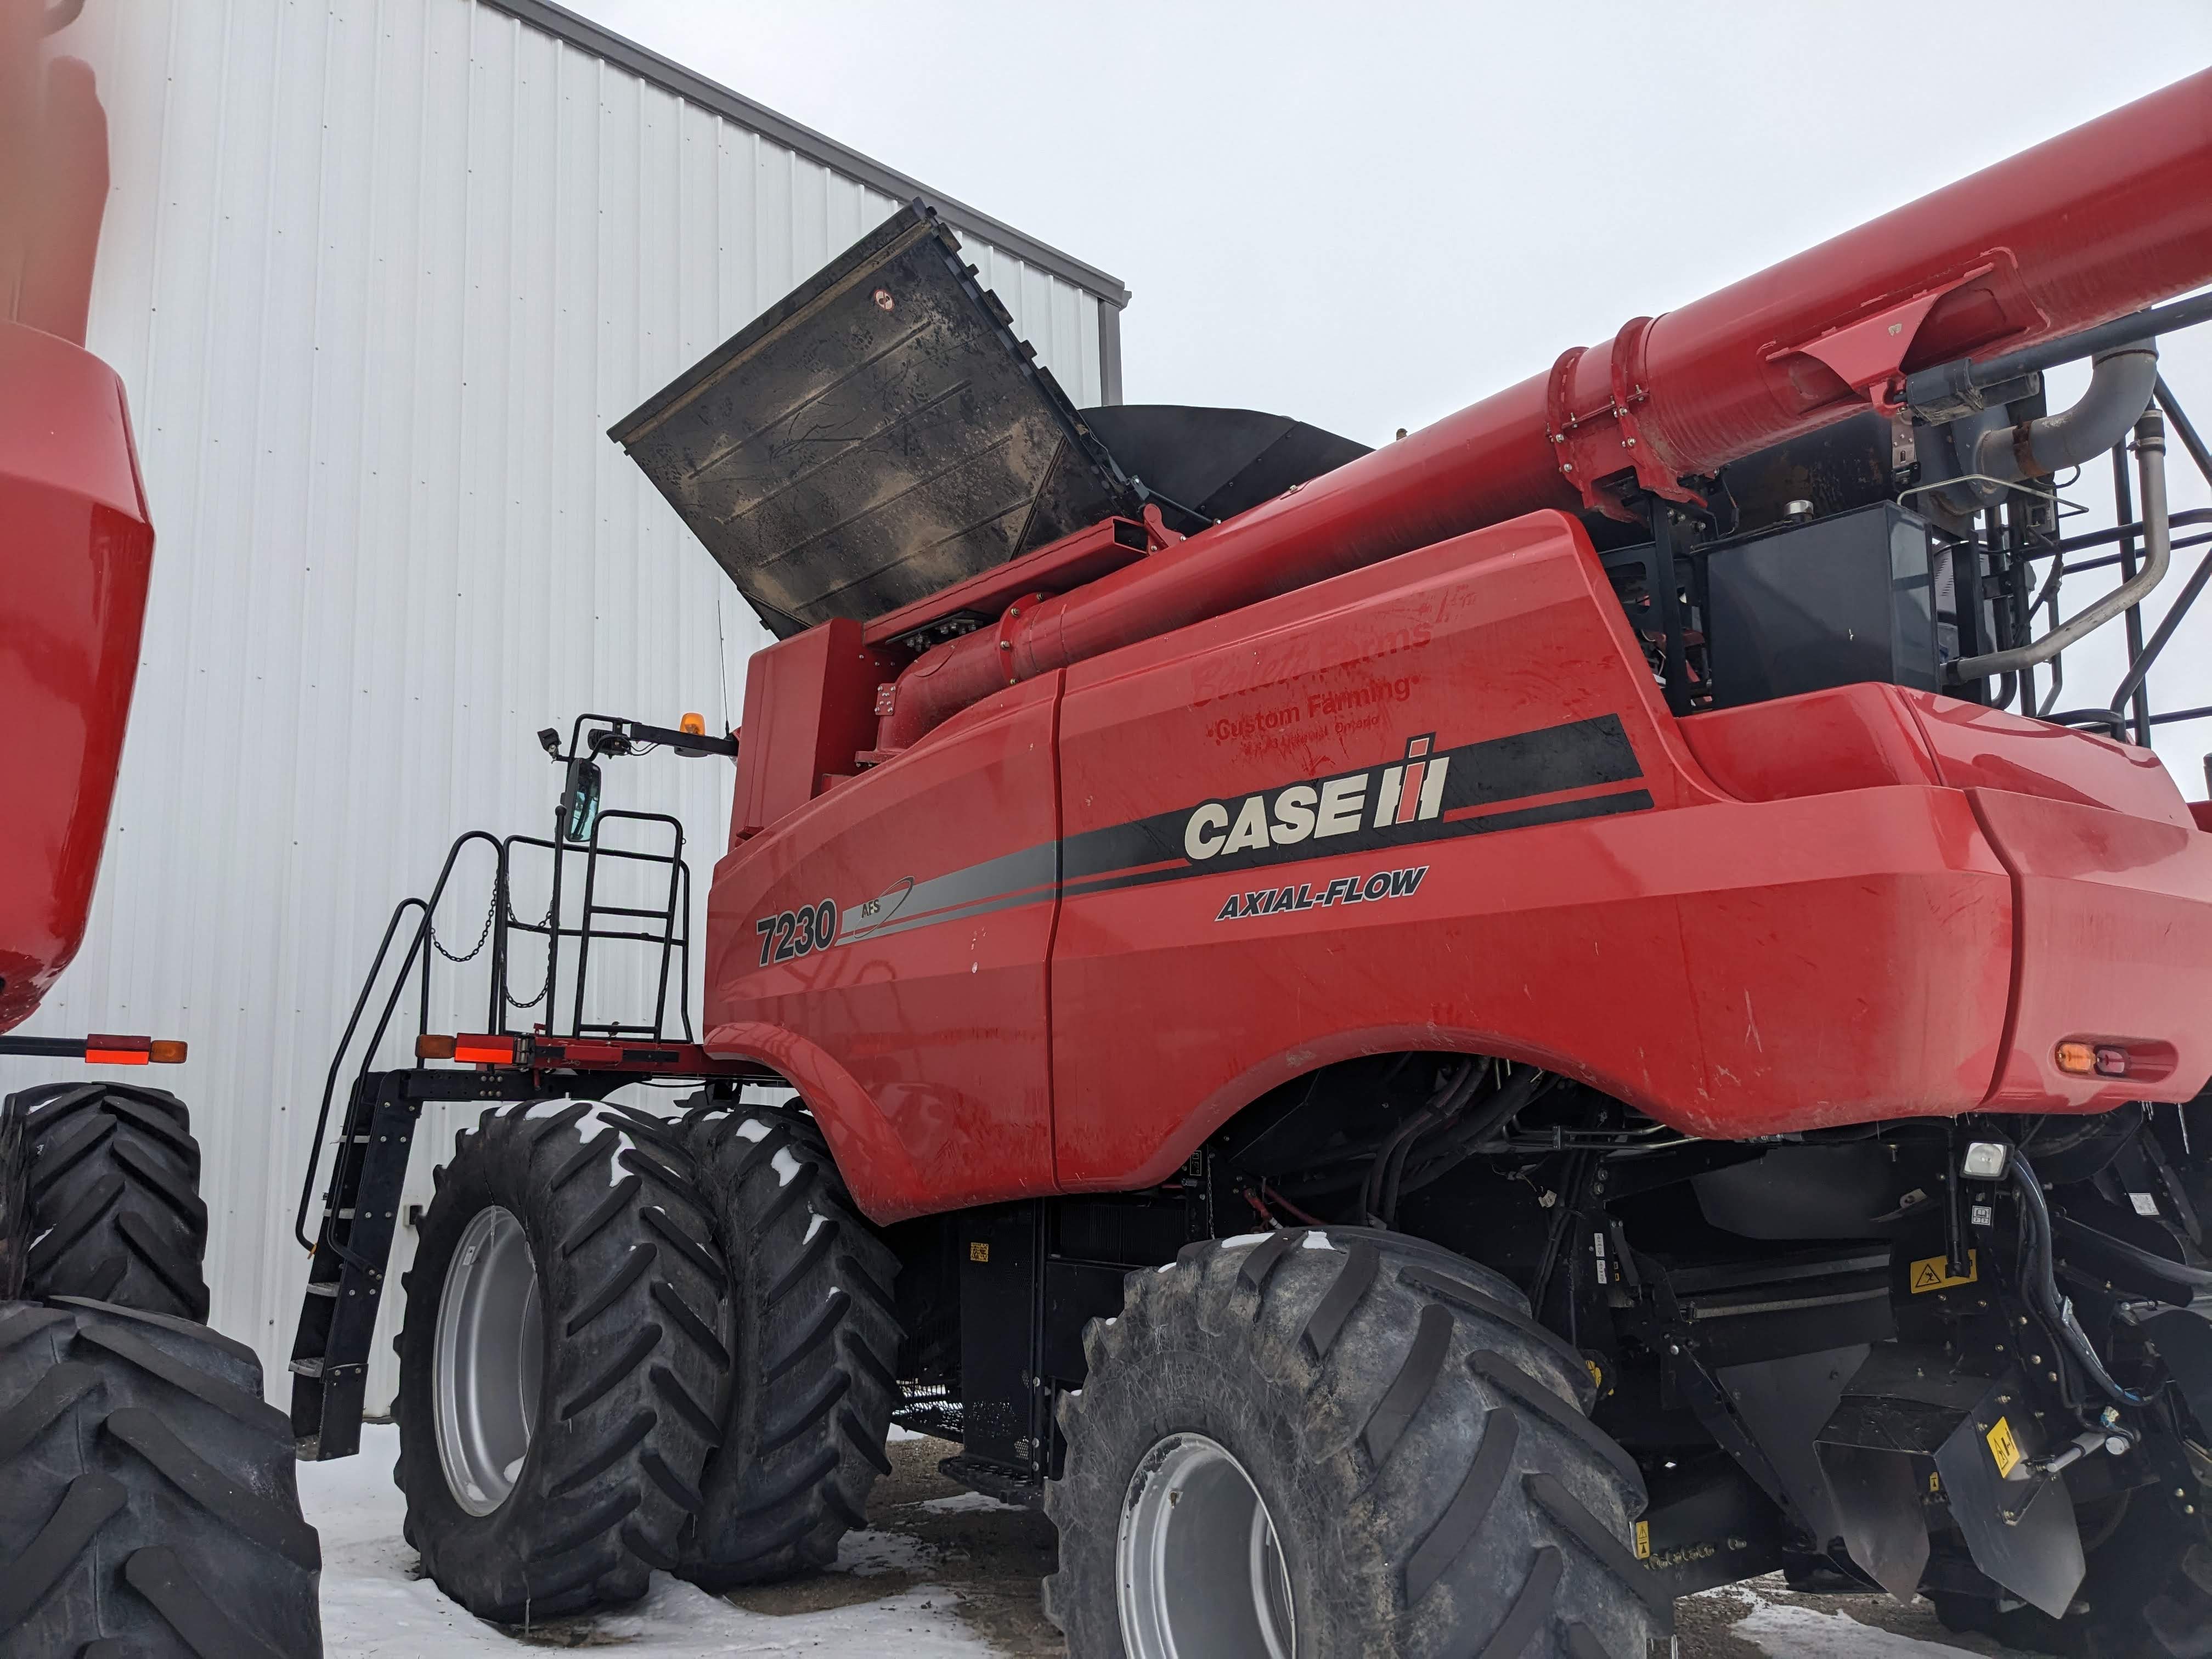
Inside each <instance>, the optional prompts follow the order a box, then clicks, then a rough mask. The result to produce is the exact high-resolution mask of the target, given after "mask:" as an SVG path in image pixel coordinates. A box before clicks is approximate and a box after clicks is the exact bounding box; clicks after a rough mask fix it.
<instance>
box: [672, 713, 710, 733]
mask: <svg viewBox="0 0 2212 1659" xmlns="http://www.w3.org/2000/svg"><path fill="white" fill-rule="evenodd" d="M676 729H677V730H678V731H679V732H688V733H689V734H690V735H691V736H692V737H695V738H703V737H705V736H706V735H707V717H706V716H705V715H704V714H686V715H685V716H684V718H683V719H682V720H678V721H677V722H676Z"/></svg>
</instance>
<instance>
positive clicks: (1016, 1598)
mask: <svg viewBox="0 0 2212 1659" xmlns="http://www.w3.org/2000/svg"><path fill="white" fill-rule="evenodd" d="M894 1433H895V1434H896V1433H902V1431H894ZM950 1451H951V1448H950V1447H948V1446H945V1445H943V1444H940V1443H939V1442H936V1441H933V1440H927V1439H924V1438H922V1437H920V1436H906V1437H904V1438H903V1439H901V1440H898V1441H896V1442H895V1443H893V1445H892V1446H891V1448H890V1452H891V1457H892V1462H893V1465H894V1473H893V1474H892V1475H891V1477H890V1479H888V1480H885V1481H884V1482H883V1483H882V1485H881V1486H879V1487H878V1491H877V1493H876V1496H875V1498H874V1499H873V1500H872V1502H871V1503H870V1504H869V1506H868V1518H869V1521H870V1522H871V1525H870V1528H869V1529H868V1530H867V1531H866V1532H861V1533H856V1534H854V1535H853V1536H852V1537H850V1538H848V1540H847V1541H846V1544H845V1548H844V1551H843V1553H842V1556H841V1558H840V1559H839V1561H838V1564H837V1566H836V1570H835V1571H832V1572H829V1573H824V1574H822V1575H820V1576H819V1577H816V1578H812V1579H809V1580H805V1581H802V1582H800V1583H794V1584H788V1585H778V1586H774V1587H771V1588H767V1589H757V1590H749V1591H741V1592H738V1594H737V1595H733V1596H730V1597H720V1596H712V1595H707V1594H706V1593H705V1592H703V1591H702V1590H698V1589H693V1588H692V1587H691V1586H690V1585H689V1584H686V1583H683V1582H682V1581H681V1580H678V1579H675V1578H671V1577H666V1576H665V1575H662V1574H659V1573H656V1574H655V1575H654V1576H653V1590H652V1592H651V1594H650V1595H647V1597H646V1599H645V1600H644V1601H641V1602H640V1603H638V1604H637V1605H636V1606H635V1607H626V1608H624V1609H623V1610H622V1611H620V1612H618V1613H606V1614H602V1615H599V1616H598V1617H594V1618H589V1619H575V1620H560V1621H558V1622H556V1623H554V1624H550V1625H548V1626H543V1627H540V1628H538V1629H535V1630H532V1631H529V1632H522V1631H515V1630H509V1629H507V1628H504V1627H501V1626H492V1625H487V1624H484V1623H483V1622H482V1621H481V1620H477V1619H474V1618H471V1616H470V1615H469V1614H467V1613H464V1612H463V1611H462V1610H461V1609H460V1608H459V1607H457V1606H455V1605H454V1604H453V1602H451V1601H447V1599H446V1597H445V1596H444V1595H441V1593H440V1592H439V1590H438V1588H437V1586H436V1585H435V1584H433V1583H430V1581H429V1580H428V1579H427V1578H423V1577H420V1576H419V1575H420V1573H421V1571H422V1566H421V1563H420V1561H419V1560H418V1559H417V1558H416V1553H415V1552H414V1551H413V1550H411V1549H410V1548H409V1547H407V1545H406V1544H405V1542H404V1541H403V1540H402V1539H401V1537H400V1532H399V1528H400V1517H401V1513H402V1504H401V1503H400V1498H399V1493H398V1490H397V1489H396V1488H395V1487H394V1486H392V1464H393V1462H395V1461H397V1458H398V1431H396V1430H394V1429H392V1428H391V1427H390V1426H388V1425H379V1424H370V1425H366V1426H365V1427H364V1428H363V1430H362V1451H361V1455H359V1456H358V1457H352V1458H347V1459H344V1460H343V1461H341V1462H332V1463H306V1464H302V1465H301V1467H300V1494H301V1500H302V1502H303V1503H304V1504H305V1506H306V1509H307V1519H308V1520H309V1521H311V1522H313V1523H314V1525H315V1526H316V1527H318V1528H320V1529H321V1532H322V1538H323V1641H324V1651H325V1654H326V1655H327V1656H329V1659H416V1656H421V1655H428V1654H435V1655H438V1656H440V1659H447V1656H452V1659H483V1656H490V1655H503V1656H507V1659H524V1656H525V1655H526V1654H527V1653H528V1652H529V1651H530V1650H532V1649H538V1648H546V1647H556V1648H573V1647H595V1648H596V1647H608V1648H617V1649H619V1650H621V1651H622V1652H623V1653H624V1654H629V1655H635V1656H637V1659H704V1656H709V1655H754V1656H799V1655H809V1654H836V1655H838V1656H841V1659H1054V1656H1058V1655H1060V1654H1061V1653H1062V1651H1063V1650H1062V1648H1061V1645H1060V1641H1059V1638H1058V1636H1057V1634H1056V1633H1055V1632H1054V1631H1053V1630H1052V1628H1051V1626H1049V1625H1048V1624H1047V1623H1046V1622H1045V1620H1044V1618H1043V1616H1042V1613H1041V1611H1040V1610H1039V1608H1038V1606H1037V1596H1036V1580H1037V1577H1038V1576H1039V1575H1040V1574H1041V1573H1042V1572H1043V1571H1048V1570H1049V1564H1050V1559H1051V1549H1052V1542H1051V1530H1050V1528H1049V1527H1048V1526H1047V1525H1046V1523H1045V1522H1044V1521H1043V1520H1042V1517H1040V1516H1035V1515H1033V1514H1030V1512H1028V1511H1026V1510H1016V1509H1011V1508H1009V1507H1008V1506H1006V1504H1000V1503H998V1502H997V1501H995V1500H994V1499H992V1498H984V1497H981V1496H979V1495H978V1494H975V1493H973V1492H962V1491H960V1490H959V1489H958V1488H957V1487H956V1486H953V1485H952V1484H951V1482H949V1481H947V1480H945V1479H944V1478H943V1477H942V1476H940V1475H939V1474H937V1469H936V1466H937V1462H938V1460H939V1458H940V1457H943V1456H945V1455H947V1454H948V1453H949V1452H950ZM1680 1629H1681V1638H1682V1641H1681V1652H1682V1659H1962V1656H1967V1655H1972V1656H1976V1659H2009V1656H2008V1654H2007V1650H2003V1649H2000V1648H1998V1647H1996V1646H1994V1645H1993V1644H1989V1643H1986V1642H1982V1641H1978V1640H1974V1639H1972V1638H1948V1637H1946V1636H1945V1634H1944V1633H1943V1632H1942V1629H1941V1627H1940V1626H1937V1625H1936V1621H1935V1619H1934V1617H1933V1615H1932V1614H1931V1613H1929V1610H1928V1609H1927V1607H1925V1606H1924V1605H1923V1606H1917V1607H1896V1606H1894V1605H1893V1604H1891V1603H1889V1602H1887V1601H1883V1600H1881V1599H1878V1598H1869V1597H1832V1596H1809V1595H1790V1593H1789V1592H1788V1591H1787V1590H1785V1589H1783V1588H1782V1586H1781V1585H1780V1583H1778V1581H1760V1582H1759V1583H1753V1584H1748V1585H1738V1586H1735V1588H1733V1589H1726V1590H1718V1591H1715V1592H1714V1593H1712V1594H1711V1595H1703V1596H1699V1597H1697V1598H1695V1599H1694V1600H1692V1601H1688V1602H1686V1603H1684V1604H1683V1606H1682V1609H1681V1615H1680Z"/></svg>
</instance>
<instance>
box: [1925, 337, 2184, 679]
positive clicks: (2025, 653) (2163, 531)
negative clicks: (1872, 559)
mask: <svg viewBox="0 0 2212 1659" xmlns="http://www.w3.org/2000/svg"><path fill="white" fill-rule="evenodd" d="M2149 361H2150V365H2151V368H2150V373H2151V376H2152V378H2153V379H2154V380H2155V379H2156V377H2157V373H2158V360H2157V357H2156V355H2155V354H2153V355H2152V356H2151V358H2150V360H2149ZM2129 384H2130V385H2131V384H2132V380H2130V382H2129ZM2095 392H2096V389H2095V386H2094V385H2093V384H2092V386H2091V395H2092V396H2094V395H2095ZM2145 396H2146V398H2148V392H2146V393H2145ZM2089 402H2090V398H2082V400H2081V403H2079V404H2075V406H2074V408H2073V409H2070V410H2068V411H2067V412H2066V413H2065V414H2064V415H2054V416H2047V417H2045V418H2046V421H2063V420H2069V419H2071V418H2072V417H2073V416H2075V415H2076V414H2078V413H2079V412H2080V411H2081V409H2082V408H2083V407H2084V406H2085V405H2086V404H2088V403H2089ZM2044 424H2045V421H2029V422H2024V423H2023V424H2022V425H2021V426H2020V427H2019V428H2016V430H2017V431H2018V432H2021V433H2027V432H2029V431H2030V429H2031V428H2034V427H2039V426H2042V425H2044ZM2093 436H2095V432H2094V430H2093V428H2089V427H2088V426H2087V422H2083V423H2082V424H2081V425H2080V426H2077V427H2076V428H2073V429H2071V430H2070V431H2069V432H2064V433H2062V434H2061V435H2060V437H2059V438H2058V439H2057V440H2053V441H2051V442H2052V445H2053V447H2054V449H2055V447H2056V446H2057V445H2059V444H2079V443H2086V442H2087V441H2088V439H2089V438H2091V437H2093ZM1990 437H1996V438H2002V439H2005V440H2007V441H2008V447H2010V448H2012V449H2013V450H2015V452H2017V451H2020V450H2026V449H2028V448H2031V447H2032V446H2033V438H2032V437H2031V438H2029V439H2028V440H2027V441H2023V442H2021V443H2019V444H2017V445H2015V444H2012V443H2011V442H2010V440H2011V438H2012V435H2011V434H2008V433H1992V434H1990ZM1983 442H1984V444H1985V445H1986V444H1987V442H1988V439H1986V438H1985V439H1984V440H1983ZM2111 443H2112V440H2109V439H2108V440H2106V441H2104V442H2102V443H2089V444H2088V447H2087V448H2086V449H2085V450H2083V452H2082V454H2081V457H2077V458H2076V459H2077V460H2078V459H2085V458H2086V457H2087V456H2090V455H2094V454H2095V453H2097V452H2098V451H2099V450H2100V449H2102V448H2108V447H2110V446H2111ZM2055 465H2063V466H2071V465H2075V461H2073V460H2069V461H2062V462H2057V463H2055ZM2136 477H2137V478H2138V480H2139V481H2140V483H2141V486H2142V526H2143V562H2142V569H2140V570H2138V571H2136V574H2135V575H2134V577H2133V578H2132V579H2131V580H2128V581H2124V582H2122V583H2121V584H2120V585H2119V586H2118V587H2116V588H2114V589H2113V590H2112V592H2109V593H2107V594H2106V595H2105V597H2104V598H2102V599H2099V600H2098V601H2097V602H2096V603H2095V604H2094V605H2091V606H2090V607H2089V608H2088V609H2087V611H2082V612H2081V615H2079V616H2077V617H2068V618H2067V619H2066V620H2065V621H2064V622H2063V623H2059V625H2058V626H2057V627H2056V628H2054V629H2051V631H2050V632H2049V633H2048V634H2045V635H2044V636H2043V637H2042V638H2041V639H2039V640H2033V641H2030V642H2029V643H2027V644H2026V645H2019V646H2015V647H2012V648H2011V649H2009V650H2006V651H1992V652H1990V653H1988V654H1987V655H1986V656H1980V657H1968V658H1966V659H1963V660H1961V661H1959V662H1954V663H1953V664H1952V665H1951V667H1950V678H1952V679H1953V680H1954V681H1957V680H1972V679H1979V678H1982V677H1983V676H1984V675H1986V674H2005V673H2009V672H2011V671H2013V670H2015V669H2019V668H2033V667H2034V666H2035V665H2037V664H2038V663H2043V662H2048V661H2050V660H2051V658H2053V657H2055V656H2057V654H2058V653H2060V652H2062V651H2063V650H2064V649H2066V647H2068V646H2069V645H2072V644H2073V643H2074V642H2075V641H2076V640H2078V639H2080V638H2081V637H2082V636H2083V635H2086V634H2091V633H2094V632H2095V631H2096V630H2097V629H2100V628H2102V627H2103V626H2104V625H2105V624H2106V623H2108V622H2110V621H2112V618H2113V617H2117V616H2118V615H2119V614H2120V613H2121V612H2122V611H2125V610H2127V609H2128V608H2129V607H2130V605H2141V604H2142V602H2143V600H2144V599H2147V598H2148V597H2149V595H2150V592H2151V591H2152V590H2153V589H2154V588H2155V587H2156V586H2158V585H2159V584H2160V582H2162V581H2164V580H2166V567H2167V566H2168V565H2170V564H2172V562H2173V537H2172V532H2171V530H2170V529H2169V528H2168V526H2167V525H2166V417H2165V416H2162V415H2160V413H2159V412H2158V411H2157V410H2154V409H2148V410H2144V411H2143V413H2142V416H2141V417H2140V418H2139V419H2138V420H2137V421H2136Z"/></svg>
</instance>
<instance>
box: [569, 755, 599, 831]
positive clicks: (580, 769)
mask: <svg viewBox="0 0 2212 1659" xmlns="http://www.w3.org/2000/svg"><path fill="white" fill-rule="evenodd" d="M596 823H599V763H598V762H596V761H587V760H572V761H570V762H569V763H568V787H567V788H565V789H564V790H562V793H561V836H562V840H564V841H589V840H591V838H592V826H593V825H594V824H596Z"/></svg>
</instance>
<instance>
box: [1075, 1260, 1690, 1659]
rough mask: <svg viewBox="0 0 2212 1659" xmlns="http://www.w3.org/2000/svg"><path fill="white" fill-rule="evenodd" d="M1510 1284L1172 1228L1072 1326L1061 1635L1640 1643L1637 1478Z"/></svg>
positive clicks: (1080, 1645) (1251, 1646) (1256, 1653)
mask: <svg viewBox="0 0 2212 1659" xmlns="http://www.w3.org/2000/svg"><path fill="white" fill-rule="evenodd" d="M1527 1309H1528V1304H1527V1303H1526V1301H1525V1300H1524V1299H1523V1298H1522V1296H1521V1295H1520V1294H1519V1292H1518V1291H1516V1290H1515V1289H1514V1288H1513V1286H1512V1285H1510V1284H1509V1283H1508V1282H1507V1281H1506V1280H1504V1279H1501V1278H1499V1277H1498V1275H1496V1274H1495V1273H1490V1272H1488V1271H1486V1269H1484V1268H1482V1267H1477V1266H1476V1265H1475V1264H1474V1263H1473V1262H1471V1261H1466V1260H1464V1259H1462V1258H1461V1257H1458V1256H1455V1255H1451V1254H1450V1253H1449V1252H1448V1251H1444V1250H1441V1249H1437V1248H1435V1247H1434V1246H1431V1245H1428V1244H1425V1243H1420V1242H1419V1241H1416V1240H1413V1239H1410V1238H1406V1237H1401V1236H1398V1235H1395V1234H1390V1233H1383V1232H1373V1231H1364V1230H1361V1229H1356V1228H1330V1229H1328V1231H1325V1232H1324V1231H1319V1230H1315V1231H1288V1232H1277V1233H1269V1234H1266V1235H1262V1236H1259V1237H1249V1238H1243V1239H1231V1240H1230V1241H1228V1242H1227V1243H1201V1244H1194V1245H1192V1246H1190V1247H1189V1248H1188V1249H1185V1250H1184V1251H1183V1253H1182V1255H1181V1256H1180V1257H1179V1258H1178V1259H1177V1260H1176V1261H1175V1262H1173V1263H1172V1264H1170V1266H1168V1267H1163V1268H1160V1269H1158V1270H1157V1271H1154V1272H1145V1273H1133V1274H1132V1275H1131V1276H1130V1278H1129V1280H1128V1285H1127V1292H1126V1301H1125V1304H1124V1305H1123V1308H1122V1311H1121V1316H1120V1317H1119V1318H1117V1319H1114V1320H1109V1321H1104V1322H1093V1323H1092V1324H1091V1327H1090V1328H1089V1329H1088V1330H1087V1331H1086V1332H1085V1339H1084V1347H1085V1354H1086V1356H1087V1357H1088V1359H1089V1363H1090V1374H1089V1376H1088V1377H1087V1378H1086V1379H1085V1383H1084V1385H1083V1389H1082V1391H1081V1392H1080V1393H1079V1394H1075V1395H1069V1396H1068V1397H1066V1399H1065V1400H1064V1401H1062V1402H1061V1405H1060V1426H1061V1428H1062V1430H1063V1431H1064V1432H1065V1434H1066V1440H1067V1453H1066V1473H1065V1475H1064V1477H1063V1478H1062V1479H1060V1480H1056V1481H1054V1482H1052V1483H1051V1484H1050V1485H1049V1486H1047V1488H1046V1498H1045V1507H1046V1510H1047V1512H1048V1514H1049V1515H1050V1516H1051V1517H1052V1519H1053V1521H1054V1523H1055V1524H1056V1525H1057V1526H1058V1527H1059V1528H1060V1571H1059V1572H1058V1574H1057V1575H1055V1576H1054V1577H1052V1578H1050V1579H1048V1580H1047V1581H1046V1608H1047V1611H1048V1613H1050V1614H1051V1615H1052V1617H1053V1618H1054V1620H1056V1621H1057V1622H1058V1623H1059V1625H1060V1627H1061V1629H1062V1630H1064V1631H1065V1632H1066V1635H1067V1645H1068V1653H1069V1656H1070V1659H1125V1656H1126V1659H1165V1656H1169V1655H1171V1654H1192V1653H1204V1654H1206V1655H1208V1656H1210V1659H1291V1656H1293V1655H1300V1656H1303V1655H1307V1654H1323V1655H1334V1654H1359V1655H1362V1656H1369V1655H1376V1656H1380V1655H1389V1656H1420V1659H1445V1656H1452V1659H1460V1656H1482V1659H1646V1656H1647V1652H1648V1650H1649V1645H1648V1644H1650V1642H1651V1641H1652V1640H1653V1639H1654V1638H1663V1637H1665V1636H1667V1635H1668V1633H1670V1632H1671V1631H1672V1629H1673V1605H1672V1602H1671V1601H1670V1599H1669V1598H1668V1595H1666V1593H1665V1591H1664V1589H1662V1587H1660V1586H1659V1584H1658V1583H1656V1581H1655V1580H1654V1579H1653V1577H1652V1576H1651V1575H1650V1573H1649V1572H1648V1571H1646V1570H1645V1569H1644V1567H1643V1566H1642V1565H1640V1564H1639V1563H1638V1561H1637V1559H1636V1558H1635V1556H1634V1555H1633V1553H1632V1551H1631V1548H1630V1545H1629V1539H1630V1535H1631V1534H1630V1526H1631V1523H1632V1522H1633V1521H1634V1519H1635V1518H1636V1516H1638V1514H1639V1513H1640V1512H1641V1510H1642V1509H1643V1507H1644V1482H1643V1479H1642V1476H1641V1474H1640V1473H1639V1471H1638V1468H1637V1466H1636V1464H1635V1462H1633V1461H1632V1459H1631V1458H1630V1457H1629V1456H1628V1455H1627V1454H1626V1452H1625V1451H1623V1450H1622V1449H1620V1447H1619V1446H1617V1445H1616V1444H1614V1443H1613V1441H1611V1440H1610V1439H1608V1438H1607V1437H1606V1436H1605V1435H1604V1434H1602V1433H1601V1432H1600V1431H1598V1430H1597V1429H1596V1428H1595V1427H1594V1426H1592V1425H1591V1424H1590V1422H1589V1419H1588V1418H1587V1417H1586V1416H1585V1415H1584V1412H1585V1409H1586V1407H1587V1404H1588V1401H1589V1395H1590V1393H1591V1391H1592V1385H1591V1383H1590V1378H1589V1374H1588V1371H1587V1370H1586V1368H1585V1367H1584V1365H1583V1363H1582V1361H1581V1360H1580V1359H1579V1358H1577V1356H1576V1355H1575V1354H1574V1353H1573V1352H1572V1351H1571V1350H1570V1349H1568V1348H1567V1347H1565V1345H1564V1344H1562V1343H1560V1342H1559V1341H1558V1340H1557V1339H1555V1338H1553V1336H1551V1335H1550V1334H1548V1333H1547V1332H1545V1331H1544V1330H1542V1329H1541V1328H1539V1327H1538V1326H1537V1325H1535V1324H1534V1322H1532V1321H1531V1320H1530V1319H1529V1317H1528V1311H1527Z"/></svg>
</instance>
